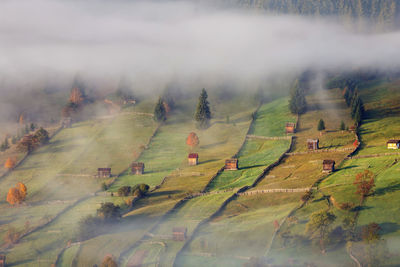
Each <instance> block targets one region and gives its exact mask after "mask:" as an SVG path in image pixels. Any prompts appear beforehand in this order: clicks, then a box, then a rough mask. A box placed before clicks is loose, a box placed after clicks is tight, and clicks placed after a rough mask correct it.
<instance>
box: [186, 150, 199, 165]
mask: <svg viewBox="0 0 400 267" xmlns="http://www.w3.org/2000/svg"><path fill="white" fill-rule="evenodd" d="M198 163H199V154H197V153H190V154H189V156H188V164H189V165H190V166H195V165H197V164H198Z"/></svg>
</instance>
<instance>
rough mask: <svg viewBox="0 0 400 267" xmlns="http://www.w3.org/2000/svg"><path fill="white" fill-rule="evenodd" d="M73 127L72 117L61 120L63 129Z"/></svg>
mask: <svg viewBox="0 0 400 267" xmlns="http://www.w3.org/2000/svg"><path fill="white" fill-rule="evenodd" d="M71 126H72V119H71V117H67V118H63V119H62V120H61V127H62V128H71Z"/></svg>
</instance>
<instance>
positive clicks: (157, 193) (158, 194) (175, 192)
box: [148, 190, 184, 197]
mask: <svg viewBox="0 0 400 267" xmlns="http://www.w3.org/2000/svg"><path fill="white" fill-rule="evenodd" d="M178 193H184V191H182V190H168V191H160V192H158V191H156V192H153V193H150V194H148V196H149V197H159V196H165V195H174V194H178Z"/></svg>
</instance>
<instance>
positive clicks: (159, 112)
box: [154, 97, 167, 122]
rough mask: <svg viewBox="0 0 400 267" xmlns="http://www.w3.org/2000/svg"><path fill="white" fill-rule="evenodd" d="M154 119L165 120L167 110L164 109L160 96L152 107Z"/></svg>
mask: <svg viewBox="0 0 400 267" xmlns="http://www.w3.org/2000/svg"><path fill="white" fill-rule="evenodd" d="M154 120H155V121H157V122H163V121H166V120H167V112H166V111H165V106H164V101H163V100H162V98H161V97H160V98H158V101H157V104H156V107H155V108H154Z"/></svg>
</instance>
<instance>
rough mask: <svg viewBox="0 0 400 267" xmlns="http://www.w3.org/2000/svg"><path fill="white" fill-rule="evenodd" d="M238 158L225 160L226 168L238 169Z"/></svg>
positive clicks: (229, 169)
mask: <svg viewBox="0 0 400 267" xmlns="http://www.w3.org/2000/svg"><path fill="white" fill-rule="evenodd" d="M238 164H239V160H238V159H227V160H225V170H228V171H234V170H237V169H238Z"/></svg>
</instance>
